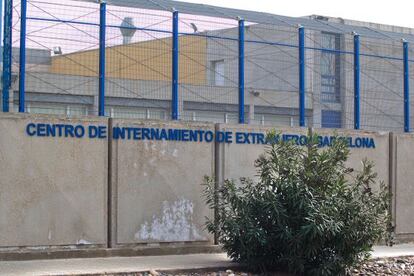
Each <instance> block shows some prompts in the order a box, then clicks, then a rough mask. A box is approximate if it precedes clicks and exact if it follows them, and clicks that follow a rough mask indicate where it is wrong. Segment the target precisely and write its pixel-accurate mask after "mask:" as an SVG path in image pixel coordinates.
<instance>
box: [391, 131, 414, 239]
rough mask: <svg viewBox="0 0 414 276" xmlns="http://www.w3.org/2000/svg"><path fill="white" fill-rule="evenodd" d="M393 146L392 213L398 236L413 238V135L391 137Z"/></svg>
mask: <svg viewBox="0 0 414 276" xmlns="http://www.w3.org/2000/svg"><path fill="white" fill-rule="evenodd" d="M393 144H394V160H395V161H394V162H395V163H394V166H393V167H394V170H395V172H394V183H395V184H394V185H395V186H394V187H393V193H394V197H393V198H394V202H393V203H394V204H393V205H394V206H393V207H394V213H395V215H394V216H395V231H396V233H397V235H399V236H411V237H414V217H413V214H414V204H413V199H414V170H413V166H414V154H413V150H414V135H412V134H397V135H393Z"/></svg>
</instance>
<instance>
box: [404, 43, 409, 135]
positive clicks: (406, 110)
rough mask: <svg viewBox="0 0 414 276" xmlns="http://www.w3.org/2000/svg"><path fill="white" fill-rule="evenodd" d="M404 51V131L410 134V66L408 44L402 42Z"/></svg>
mask: <svg viewBox="0 0 414 276" xmlns="http://www.w3.org/2000/svg"><path fill="white" fill-rule="evenodd" d="M403 49H404V131H405V132H410V65H409V62H408V42H407V41H406V40H403Z"/></svg>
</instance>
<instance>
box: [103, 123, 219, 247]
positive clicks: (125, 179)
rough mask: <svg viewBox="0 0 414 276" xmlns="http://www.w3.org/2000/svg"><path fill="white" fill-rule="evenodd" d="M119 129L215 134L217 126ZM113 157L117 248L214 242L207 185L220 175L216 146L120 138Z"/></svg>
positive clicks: (164, 125) (149, 125) (158, 125)
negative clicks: (208, 224)
mask: <svg viewBox="0 0 414 276" xmlns="http://www.w3.org/2000/svg"><path fill="white" fill-rule="evenodd" d="M113 126H114V127H137V128H142V127H145V128H171V129H202V130H206V131H207V130H211V131H214V125H213V124H185V123H174V122H168V123H163V122H159V121H154V122H151V121H136V120H113ZM111 154H112V181H111V182H112V183H111V187H113V193H114V194H116V196H115V197H112V198H113V200H114V203H113V206H115V207H114V208H115V209H113V211H114V212H115V214H112V217H113V218H114V220H117V223H116V230H115V229H113V232H116V235H113V239H115V240H116V243H117V244H132V243H158V242H160V243H161V242H183V241H186V242H188V241H205V242H208V241H211V236H210V235H208V234H207V233H206V232H205V231H204V223H205V217H206V216H210V211H209V209H208V208H207V207H206V205H205V204H204V200H203V199H202V197H201V196H202V186H201V182H202V178H203V176H204V175H212V174H213V173H214V143H206V142H179V141H148V140H147V141H136V140H119V139H118V140H115V139H114V140H113V141H112V148H111ZM115 201H116V202H115Z"/></svg>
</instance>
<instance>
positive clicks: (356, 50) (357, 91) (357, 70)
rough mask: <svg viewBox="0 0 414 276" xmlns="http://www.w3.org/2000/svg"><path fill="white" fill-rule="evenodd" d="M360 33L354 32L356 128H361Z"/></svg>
mask: <svg viewBox="0 0 414 276" xmlns="http://www.w3.org/2000/svg"><path fill="white" fill-rule="evenodd" d="M359 77H360V65H359V34H357V33H354V129H359V128H360V82H359V81H360V79H359Z"/></svg>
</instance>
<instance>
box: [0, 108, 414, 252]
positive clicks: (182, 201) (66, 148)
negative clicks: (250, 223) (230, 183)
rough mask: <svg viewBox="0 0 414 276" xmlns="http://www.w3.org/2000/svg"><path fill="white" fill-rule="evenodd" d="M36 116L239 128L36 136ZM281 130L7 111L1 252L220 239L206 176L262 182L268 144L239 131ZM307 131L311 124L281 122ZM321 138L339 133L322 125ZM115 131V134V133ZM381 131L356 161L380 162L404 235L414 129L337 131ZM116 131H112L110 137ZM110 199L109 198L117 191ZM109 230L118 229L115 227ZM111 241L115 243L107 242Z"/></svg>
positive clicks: (1, 156)
mask: <svg viewBox="0 0 414 276" xmlns="http://www.w3.org/2000/svg"><path fill="white" fill-rule="evenodd" d="M29 122H34V123H36V122H42V123H51V124H53V123H66V124H80V125H83V126H85V127H86V126H88V125H91V124H93V125H104V126H108V129H111V128H112V127H117V126H119V127H137V128H140V127H145V128H167V129H169V128H172V129H197V130H199V129H202V130H210V131H213V132H214V131H215V130H219V131H231V132H233V143H231V144H226V143H214V142H211V143H207V142H179V141H145V140H127V139H122V140H121V139H99V140H98V139H89V138H86V137H85V138H81V139H76V138H57V137H55V138H52V137H49V138H48V137H36V136H34V137H29V136H28V135H27V134H26V133H25V127H26V125H27V124H28V123H29ZM272 129H273V128H272V127H261V126H253V125H228V124H216V125H213V124H209V123H183V122H161V121H149V120H143V121H140V120H118V119H109V121H108V119H98V118H85V119H75V118H74V119H67V118H59V117H54V116H33V115H18V114H1V115H0V130H1V131H0V176H1V177H0V229H1V231H0V249H1V248H10V247H33V246H34V247H36V246H46V247H48V246H62V245H71V246H73V245H79V244H88V245H89V246H101V247H105V246H106V244H107V242H109V244H110V245H111V246H113V247H128V246H131V245H134V244H161V243H181V242H193V243H194V242H195V243H202V244H211V243H212V242H213V239H212V236H211V235H209V234H208V233H206V231H205V230H204V223H205V217H206V216H210V217H211V216H212V212H211V210H209V209H208V208H207V206H206V205H205V203H204V200H203V199H202V186H201V182H202V179H203V176H204V175H210V176H212V175H214V176H216V177H217V179H218V180H219V181H223V180H224V179H238V178H240V177H250V178H253V179H255V176H256V173H257V172H256V168H255V167H254V162H255V160H256V159H257V158H258V156H259V155H260V154H262V153H263V152H264V147H265V146H264V145H261V144H250V145H249V144H237V143H235V138H234V136H235V133H236V132H244V133H266V132H268V131H269V130H272ZM276 131H277V132H280V133H282V134H306V133H307V131H308V129H307V128H278V129H276ZM313 131H314V132H316V133H318V134H320V135H332V133H333V132H332V130H327V129H313ZM110 134H111V133H109V136H110ZM338 134H339V135H344V136H345V135H346V136H353V137H356V136H358V137H372V138H374V139H375V146H376V147H375V149H364V148H358V149H355V148H354V149H351V155H350V158H349V162H348V164H349V166H350V167H353V168H355V169H357V170H358V169H360V168H361V160H362V159H364V158H368V159H369V160H372V161H374V162H375V164H376V166H375V171H376V172H377V173H378V177H379V180H382V181H385V182H386V183H389V184H390V186H391V187H392V190H393V194H394V200H393V213H394V221H395V224H396V232H397V234H398V235H399V236H404V235H414V224H413V222H412V221H413V220H412V219H411V214H412V213H413V212H414V207H413V206H412V204H411V201H412V198H413V196H414V190H413V187H412V185H411V182H412V180H411V178H413V172H412V171H413V170H411V167H412V164H414V159H413V157H412V154H411V152H412V149H413V148H414V136H413V135H402V134H401V135H400V134H398V135H397V134H395V135H393V136H391V138H390V134H389V133H388V132H366V131H345V130H342V131H341V130H338ZM110 137H111V136H110ZM108 196H109V197H108ZM108 231H109V233H108ZM107 237H108V239H109V240H107Z"/></svg>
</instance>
